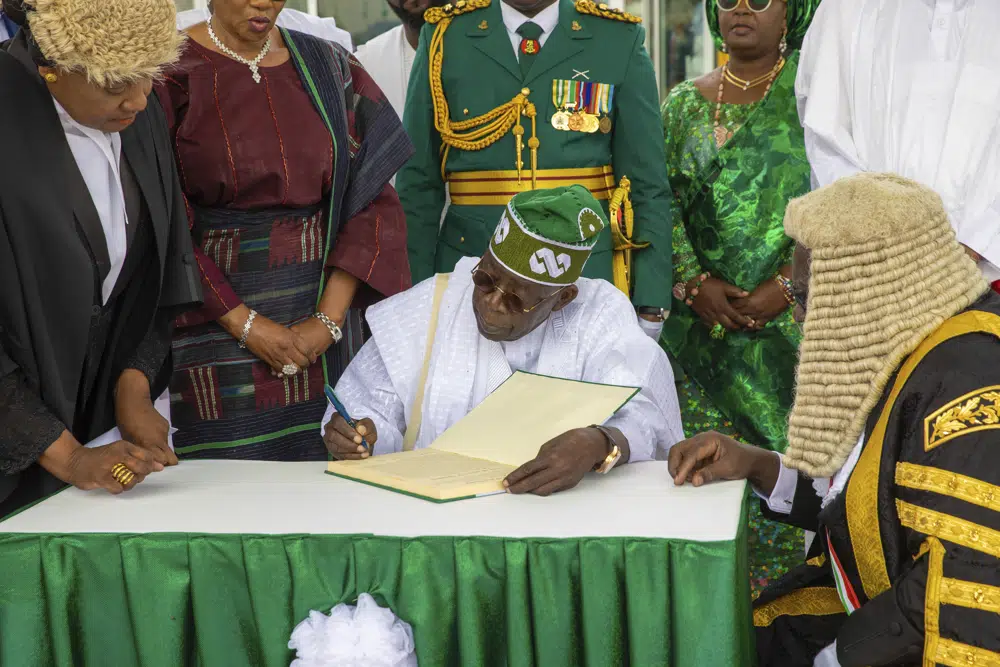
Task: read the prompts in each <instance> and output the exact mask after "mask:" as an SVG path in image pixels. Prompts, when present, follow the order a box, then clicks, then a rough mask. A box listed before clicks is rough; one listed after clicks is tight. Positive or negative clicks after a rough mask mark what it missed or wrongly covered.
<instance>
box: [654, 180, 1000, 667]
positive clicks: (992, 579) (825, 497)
mask: <svg viewBox="0 0 1000 667" xmlns="http://www.w3.org/2000/svg"><path fill="white" fill-rule="evenodd" d="M785 227H786V231H788V233H789V234H790V235H791V236H793V237H794V238H796V239H798V240H799V241H800V242H801V243H803V244H804V245H806V246H809V248H810V250H811V251H812V258H811V260H807V259H806V257H807V255H806V253H805V251H804V249H803V248H802V246H800V247H799V248H798V249H797V251H796V258H795V262H794V264H795V269H796V270H795V274H796V277H795V281H794V282H795V285H796V286H795V291H796V293H797V295H798V297H799V298H800V299H802V302H803V303H805V298H806V294H807V293H808V306H809V308H808V310H801V309H800V312H802V313H808V314H807V315H806V316H805V336H804V339H803V347H802V351H801V359H800V364H799V369H798V387H797V395H796V405H795V408H793V411H792V415H791V417H790V420H789V443H790V447H789V450H788V452H786V454H785V456H784V460H783V462H782V460H781V458H780V457H778V456H776V455H774V454H772V453H769V452H761V451H760V450H755V449H754V448H751V447H747V446H745V445H741V444H740V443H737V442H735V441H733V440H731V439H729V438H726V437H725V436H721V435H718V434H703V435H699V436H696V437H695V438H692V439H691V440H689V441H687V442H685V443H681V444H679V445H677V446H676V447H675V448H674V450H673V451H672V452H671V456H670V461H671V464H670V465H671V473H672V474H674V475H675V482H676V483H679V484H683V483H685V482H687V481H689V480H690V481H691V482H693V483H694V484H695V485H701V484H703V483H705V482H707V481H711V480H713V479H749V480H750V481H751V483H752V484H753V486H754V487H755V490H757V492H758V494H759V495H761V496H762V498H766V502H765V503H764V504H763V505H762V508H763V511H764V514H765V515H767V516H768V517H770V518H772V519H775V520H778V521H784V522H786V523H790V524H792V525H795V526H799V527H801V528H804V529H806V530H811V531H814V532H816V539H815V540H814V541H813V544H812V547H811V550H810V553H809V554H808V557H807V558H808V560H807V561H806V562H805V563H804V564H803V565H801V566H800V567H799V568H797V569H794V570H792V571H791V572H790V573H789V574H788V575H786V576H785V577H783V578H782V579H780V580H778V581H777V582H775V583H774V584H773V585H772V586H771V587H769V588H768V589H767V590H765V591H764V592H763V593H762V594H761V596H760V597H759V598H758V599H757V600H756V602H755V604H754V625H755V626H756V630H757V632H756V645H757V654H758V664H759V665H760V667H813V666H814V665H816V666H821V667H835V666H837V665H840V666H841V667H879V666H882V665H913V666H917V665H1000V296H998V295H997V294H995V293H993V292H992V291H989V290H988V288H987V285H986V283H985V281H984V280H983V278H982V276H981V275H980V273H979V271H978V269H977V267H976V265H975V263H974V262H973V261H972V260H971V259H969V258H968V257H967V256H966V254H965V252H964V251H963V250H962V248H961V246H960V245H959V244H958V242H957V241H956V240H955V237H954V234H953V232H952V231H951V227H950V225H949V223H948V220H947V217H946V215H945V213H944V209H943V206H942V205H941V202H940V199H939V198H938V197H937V195H935V194H934V193H933V192H931V191H929V190H926V189H924V188H922V187H921V186H917V185H916V184H913V183H910V182H907V181H903V180H902V179H899V178H898V177H894V176H884V175H883V176H878V175H871V174H865V175H862V176H858V177H852V178H849V179H844V180H842V181H840V182H838V183H836V184H834V185H832V186H829V188H824V189H821V190H818V191H816V192H814V193H812V194H811V195H807V197H805V198H803V199H800V200H798V201H796V202H792V204H791V205H790V206H789V214H788V217H787V218H786V221H785ZM810 263H811V268H812V277H811V279H810V278H809V277H808V269H807V268H805V267H808V266H809V265H810ZM869 405H870V406H871V407H870V409H869V408H868V407H867V406H869ZM859 406H860V407H859ZM855 418H859V419H857V421H855ZM854 423H859V424H860V428H856V429H855V428H852V425H853V424H854ZM796 468H797V469H798V470H796ZM803 470H805V471H808V473H809V474H806V473H805V472H802V471H803Z"/></svg>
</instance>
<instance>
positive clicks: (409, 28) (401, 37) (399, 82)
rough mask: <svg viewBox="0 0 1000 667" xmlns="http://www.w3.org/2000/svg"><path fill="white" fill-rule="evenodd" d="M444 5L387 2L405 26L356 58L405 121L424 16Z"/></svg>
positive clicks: (438, 1)
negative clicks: (405, 108)
mask: <svg viewBox="0 0 1000 667" xmlns="http://www.w3.org/2000/svg"><path fill="white" fill-rule="evenodd" d="M445 2H447V0H386V4H388V5H389V8H390V9H392V11H393V13H395V14H396V16H398V17H399V20H400V21H402V24H401V25H399V26H396V27H395V28H393V29H392V30H390V31H388V32H385V33H382V34H381V35H379V36H378V37H376V38H375V39H373V40H371V41H369V42H368V43H366V44H362V45H361V46H359V47H358V51H357V53H356V54H355V56H356V57H357V59H358V60H360V61H361V64H362V65H364V66H365V69H366V70H368V73H369V74H371V76H372V78H373V79H375V83H377V84H378V87H379V88H381V89H382V92H383V93H385V95H386V97H388V98H389V102H390V103H391V104H392V108H393V109H395V110H396V114H397V115H398V116H399V117H400V118H402V117H403V106H404V105H405V103H406V88H407V86H408V84H409V82H410V71H411V70H412V69H413V60H414V59H415V58H416V57H417V44H418V43H419V41H420V29H421V28H422V27H424V12H425V11H427V8H428V7H440V6H441V5H443V4H445Z"/></svg>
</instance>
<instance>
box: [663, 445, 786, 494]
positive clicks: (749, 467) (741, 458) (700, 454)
mask: <svg viewBox="0 0 1000 667" xmlns="http://www.w3.org/2000/svg"><path fill="white" fill-rule="evenodd" d="M667 461H668V463H667V466H668V470H669V471H670V475H671V477H673V479H674V485H675V486H683V485H684V484H685V483H688V482H690V483H691V485H692V486H696V487H697V486H702V485H704V484H708V483H710V482H716V481H725V480H739V479H746V480H749V481H750V483H751V484H753V486H754V487H755V488H757V489H758V490H760V491H761V493H763V494H765V495H770V494H771V492H772V491H773V490H774V485H775V484H777V482H778V473H779V472H780V471H781V462H780V459H779V458H778V457H777V456H775V454H774V452H770V451H767V450H766V449H761V448H759V447H753V446H752V445H745V444H743V443H741V442H738V441H736V440H734V439H733V438H730V437H729V436H726V435H722V434H721V433H716V432H714V431H710V432H708V433H700V434H698V435H696V436H694V437H693V438H689V439H687V440H685V441H683V442H679V443H677V444H676V445H674V446H673V447H671V449H670V454H669V455H668V457H667Z"/></svg>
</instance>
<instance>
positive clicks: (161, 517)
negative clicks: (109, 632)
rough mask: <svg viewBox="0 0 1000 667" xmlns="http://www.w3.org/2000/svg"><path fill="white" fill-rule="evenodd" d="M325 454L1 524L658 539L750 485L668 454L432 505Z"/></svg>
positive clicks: (230, 466)
mask: <svg viewBox="0 0 1000 667" xmlns="http://www.w3.org/2000/svg"><path fill="white" fill-rule="evenodd" d="M325 470H326V465H325V464H324V463H267V462H257V461H186V462H182V463H181V464H180V465H179V466H177V467H175V468H170V469H168V470H166V471H164V472H162V473H158V474H155V475H152V476H150V477H149V478H147V479H146V481H145V482H143V483H142V484H141V485H139V486H138V487H136V488H135V489H133V490H132V491H130V492H129V493H126V494H122V495H120V496H111V495H109V494H107V493H105V492H103V491H88V492H85V491H79V490H77V489H67V490H65V491H63V492H61V493H58V494H56V495H55V496H53V497H51V498H49V499H47V500H45V501H43V502H41V503H39V504H38V505H36V506H34V507H32V508H30V509H28V510H26V511H24V512H22V513H20V514H17V515H15V516H13V517H11V518H10V519H8V520H7V521H4V522H2V523H0V533H49V534H53V533H54V534H60V533H236V534H289V533H295V534H297V533H317V534H343V535H351V534H375V535H385V536H394V537H421V536H435V535H443V536H458V535H476V536H495V537H512V538H533V537H541V538H546V537H550V538H572V537H651V538H666V539H682V540H692V541H699V542H709V541H711V542H714V541H729V540H733V539H735V537H736V534H737V530H738V528H739V525H740V522H741V521H742V515H741V506H742V502H743V498H744V493H745V485H744V483H743V482H727V483H721V484H713V485H710V486H707V487H703V488H700V489H695V488H693V487H690V486H684V487H681V488H676V487H675V486H674V485H673V482H672V480H671V479H670V475H669V473H668V472H667V464H666V463H663V462H650V463H636V464H632V465H627V466H624V467H622V468H618V469H616V470H614V471H612V472H611V474H609V475H607V476H600V475H589V476H588V477H587V479H585V480H584V481H583V482H582V483H581V484H580V485H579V486H578V487H577V488H576V489H573V490H571V491H567V492H564V493H560V494H556V495H553V496H550V497H548V498H539V497H534V496H511V495H499V496H490V497H486V498H477V499H473V500H463V501H458V502H454V503H447V504H435V503H431V502H428V501H425V500H420V499H418V498H412V497H410V496H405V495H402V494H398V493H393V492H391V491H385V490H382V489H378V488H375V487H371V486H367V485H364V484H360V483H357V482H352V481H349V480H345V479H340V478H337V477H333V476H331V475H327V474H325Z"/></svg>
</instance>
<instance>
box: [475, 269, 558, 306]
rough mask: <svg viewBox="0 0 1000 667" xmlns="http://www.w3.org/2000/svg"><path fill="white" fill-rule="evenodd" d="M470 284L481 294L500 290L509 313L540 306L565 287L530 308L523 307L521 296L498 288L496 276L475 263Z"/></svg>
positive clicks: (501, 298) (501, 297)
mask: <svg viewBox="0 0 1000 667" xmlns="http://www.w3.org/2000/svg"><path fill="white" fill-rule="evenodd" d="M472 284H473V285H475V286H476V289H478V290H479V291H480V292H482V293H483V294H492V293H493V292H500V300H501V301H502V302H503V305H504V308H506V309H507V311H508V312H511V313H530V312H532V311H533V310H535V309H537V308H538V307H539V306H541V305H542V304H543V303H545V302H546V301H548V300H549V299H551V298H552V297H554V296H557V295H558V294H559V293H560V292H562V291H563V290H564V289H566V288H565V287H563V288H560V289H558V290H556V291H555V292H553V293H552V294H550V295H548V296H547V297H545V298H544V299H542V300H541V301H539V302H538V303H536V304H535V305H534V306H532V307H531V308H525V307H524V301H523V300H522V299H521V297H519V296H518V295H516V294H513V293H511V292H505V291H503V290H502V289H500V286H499V285H497V281H496V278H494V277H493V276H491V275H490V274H488V273H486V272H485V271H483V270H482V269H480V268H479V265H478V264H476V268H474V269H472Z"/></svg>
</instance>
